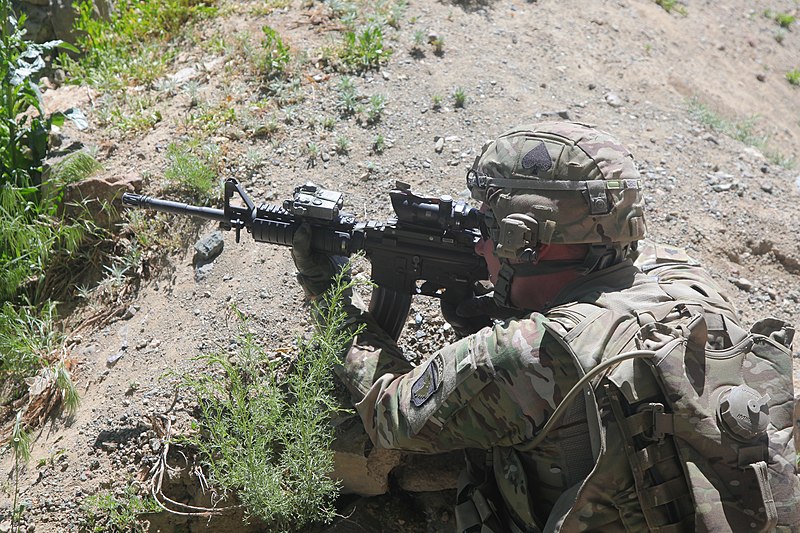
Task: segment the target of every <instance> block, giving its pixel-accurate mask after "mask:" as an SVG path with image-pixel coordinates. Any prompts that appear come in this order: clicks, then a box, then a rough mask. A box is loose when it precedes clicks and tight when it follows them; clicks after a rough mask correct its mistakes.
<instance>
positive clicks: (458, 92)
mask: <svg viewBox="0 0 800 533" xmlns="http://www.w3.org/2000/svg"><path fill="white" fill-rule="evenodd" d="M466 103H467V93H466V92H465V91H464V89H462V88H461V87H456V88H455V89H454V90H453V105H454V106H455V107H464V105H465V104H466Z"/></svg>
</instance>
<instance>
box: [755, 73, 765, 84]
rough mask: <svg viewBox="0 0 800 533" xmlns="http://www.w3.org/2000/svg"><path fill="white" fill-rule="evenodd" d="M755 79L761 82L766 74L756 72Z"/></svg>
mask: <svg viewBox="0 0 800 533" xmlns="http://www.w3.org/2000/svg"><path fill="white" fill-rule="evenodd" d="M756 79H757V80H758V81H760V82H762V83H763V82H765V81H767V76H766V74H762V73H758V74H756Z"/></svg>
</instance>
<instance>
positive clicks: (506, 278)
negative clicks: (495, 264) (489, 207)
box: [494, 244, 625, 309]
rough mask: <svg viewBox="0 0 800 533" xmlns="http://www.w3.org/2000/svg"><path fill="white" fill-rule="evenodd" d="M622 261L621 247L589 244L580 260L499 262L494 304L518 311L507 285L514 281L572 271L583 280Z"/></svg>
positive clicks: (506, 260)
mask: <svg viewBox="0 0 800 533" xmlns="http://www.w3.org/2000/svg"><path fill="white" fill-rule="evenodd" d="M623 259H625V247H624V246H620V245H619V244H592V245H590V246H589V252H588V253H587V254H586V257H585V258H584V259H576V260H555V261H537V262H528V263H510V262H509V261H508V259H505V258H500V263H501V267H500V272H498V274H497V283H495V284H494V300H495V303H497V305H498V306H501V307H505V308H508V309H519V308H518V307H517V306H515V305H514V304H512V303H511V283H512V281H513V280H514V278H515V277H532V276H544V275H547V274H555V273H557V272H563V271H564V270H574V271H576V272H578V273H579V274H580V275H583V276H585V275H586V274H589V273H591V272H595V271H597V270H602V269H604V268H608V267H610V266H613V265H616V264H617V263H620V262H622V260H623Z"/></svg>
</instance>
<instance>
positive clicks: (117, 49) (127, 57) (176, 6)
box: [62, 0, 216, 91]
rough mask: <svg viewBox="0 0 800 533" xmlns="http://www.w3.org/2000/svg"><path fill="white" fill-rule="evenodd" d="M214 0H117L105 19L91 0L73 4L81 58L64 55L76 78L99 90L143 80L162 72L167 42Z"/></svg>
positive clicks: (169, 52)
mask: <svg viewBox="0 0 800 533" xmlns="http://www.w3.org/2000/svg"><path fill="white" fill-rule="evenodd" d="M214 3H215V1H214V0H160V1H158V2H155V1H151V0H120V1H118V2H115V3H114V9H113V10H112V12H111V14H110V16H109V18H108V20H106V19H103V18H100V17H99V16H97V12H96V8H95V6H94V2H93V1H92V0H80V1H78V2H77V3H76V4H75V7H76V9H77V12H78V13H77V19H76V21H75V29H76V30H78V32H79V34H80V36H79V37H78V39H77V43H76V44H77V45H78V48H80V50H81V51H82V52H83V53H84V55H83V57H82V58H81V59H80V60H73V59H71V58H68V57H64V58H62V63H63V66H64V67H65V68H66V69H67V70H68V71H69V72H70V74H71V75H72V76H73V77H75V78H76V79H77V80H78V81H81V82H84V83H87V84H89V85H92V86H94V87H96V88H98V89H100V90H103V91H106V90H119V89H121V88H123V87H126V86H129V85H145V84H148V83H151V82H152V81H154V80H155V79H157V78H158V77H160V76H161V75H162V74H163V72H164V69H165V67H166V65H167V63H168V61H169V60H170V59H171V58H172V57H173V56H174V54H175V52H176V48H175V47H174V46H171V45H169V43H170V42H173V41H174V40H175V38H176V37H178V36H179V35H181V34H182V32H183V31H184V30H185V28H186V27H187V25H188V23H190V22H192V21H194V20H197V19H200V18H205V17H209V16H211V15H213V14H215V13H216V7H214V5H213V4H214Z"/></svg>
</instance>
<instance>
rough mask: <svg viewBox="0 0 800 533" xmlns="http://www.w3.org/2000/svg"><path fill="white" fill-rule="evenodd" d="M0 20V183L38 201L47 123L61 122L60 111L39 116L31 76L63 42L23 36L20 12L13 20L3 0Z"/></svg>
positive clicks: (40, 110) (39, 105)
mask: <svg viewBox="0 0 800 533" xmlns="http://www.w3.org/2000/svg"><path fill="white" fill-rule="evenodd" d="M0 21H2V23H1V24H0V41H2V43H1V44H2V46H0V79H2V80H3V85H2V89H0V187H14V188H15V189H16V190H17V191H18V192H19V194H20V195H21V196H22V198H24V199H25V200H30V201H33V202H38V198H37V195H38V192H39V191H38V189H37V187H38V186H39V185H40V184H41V173H42V162H43V161H44V158H45V156H46V155H47V142H48V137H49V135H50V128H51V127H52V125H54V124H56V125H61V124H63V122H64V115H62V114H55V115H51V116H49V117H46V116H45V114H44V110H43V106H42V95H41V93H40V91H39V85H38V78H37V75H38V74H39V73H40V72H41V71H42V69H44V68H45V60H44V56H45V55H46V54H48V53H50V52H52V51H53V50H55V49H56V48H58V47H60V46H61V47H64V46H67V45H65V44H64V43H62V42H61V41H50V42H48V43H44V44H36V43H33V42H30V41H26V40H25V39H24V35H25V30H24V29H23V27H22V26H23V24H24V22H25V17H24V15H23V17H21V18H20V19H17V17H16V16H15V14H14V11H13V10H12V9H11V6H10V1H9V0H0ZM0 205H5V203H1V204H0Z"/></svg>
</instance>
